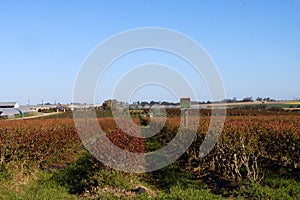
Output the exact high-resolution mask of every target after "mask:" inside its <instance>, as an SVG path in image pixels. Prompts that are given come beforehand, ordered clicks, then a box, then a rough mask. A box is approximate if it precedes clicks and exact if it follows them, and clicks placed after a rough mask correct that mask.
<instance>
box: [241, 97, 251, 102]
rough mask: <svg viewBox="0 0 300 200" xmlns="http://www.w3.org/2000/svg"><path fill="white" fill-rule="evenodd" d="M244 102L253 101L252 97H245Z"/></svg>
mask: <svg viewBox="0 0 300 200" xmlns="http://www.w3.org/2000/svg"><path fill="white" fill-rule="evenodd" d="M242 102H253V99H252V97H245V98H243V100H242Z"/></svg>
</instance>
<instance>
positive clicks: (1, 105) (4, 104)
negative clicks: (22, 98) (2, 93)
mask: <svg viewBox="0 0 300 200" xmlns="http://www.w3.org/2000/svg"><path fill="white" fill-rule="evenodd" d="M1 108H20V106H19V104H18V103H17V102H0V109H1Z"/></svg>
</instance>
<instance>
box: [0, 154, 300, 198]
mask: <svg viewBox="0 0 300 200" xmlns="http://www.w3.org/2000/svg"><path fill="white" fill-rule="evenodd" d="M32 173H34V172H32ZM15 175H17V174H9V173H8V171H7V170H5V169H1V173H0V180H1V181H0V186H1V188H2V189H1V191H0V199H3V200H4V199H12V200H14V199H22V200H23V199H25V200H27V199H28V200H29V199H39V200H40V199H53V200H54V199H55V200H56V199H224V198H225V197H222V196H221V195H220V194H219V195H216V194H213V193H212V192H211V190H210V189H209V186H208V185H205V184H204V183H201V180H195V179H194V178H193V177H192V175H191V174H190V173H188V172H187V171H185V170H184V169H183V168H181V167H180V166H179V165H178V163H174V164H172V165H169V166H167V167H165V168H163V169H160V170H158V171H155V172H151V173H145V174H129V173H124V172H120V171H116V170H113V169H109V168H106V167H104V166H103V165H102V164H101V163H99V162H98V161H96V160H95V159H94V158H93V157H91V156H90V155H85V156H83V157H81V158H79V159H78V160H77V161H76V162H74V163H72V164H70V165H69V166H67V167H65V168H63V169H57V170H55V171H52V172H50V171H42V170H37V172H35V175H34V176H33V177H34V178H32V177H31V176H30V177H31V178H30V177H29V178H30V179H31V180H30V181H28V182H27V183H26V184H24V185H21V186H19V187H18V189H16V188H15V187H13V186H11V187H10V188H9V186H8V185H10V183H11V182H12V181H14V179H13V177H14V176H15ZM138 187H143V188H145V189H146V191H147V192H146V193H143V194H136V193H135V192H134V190H135V189H136V188H138ZM222 195H224V196H229V197H232V198H234V197H235V199H291V200H292V199H300V183H299V180H294V179H289V178H287V177H285V176H284V175H282V174H272V173H265V178H264V179H263V180H262V181H261V182H260V183H250V182H245V183H244V184H242V185H241V186H240V187H239V188H237V189H236V190H234V191H231V192H230V194H228V191H223V192H222Z"/></svg>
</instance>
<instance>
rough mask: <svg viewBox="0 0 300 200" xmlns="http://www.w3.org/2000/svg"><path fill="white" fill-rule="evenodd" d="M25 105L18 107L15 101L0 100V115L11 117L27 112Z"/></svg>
mask: <svg viewBox="0 0 300 200" xmlns="http://www.w3.org/2000/svg"><path fill="white" fill-rule="evenodd" d="M29 112H30V110H29V109H28V108H27V107H24V106H23V107H22V106H21V107H20V105H19V104H18V103H17V102H0V117H8V118H13V117H14V116H16V115H23V114H24V113H29Z"/></svg>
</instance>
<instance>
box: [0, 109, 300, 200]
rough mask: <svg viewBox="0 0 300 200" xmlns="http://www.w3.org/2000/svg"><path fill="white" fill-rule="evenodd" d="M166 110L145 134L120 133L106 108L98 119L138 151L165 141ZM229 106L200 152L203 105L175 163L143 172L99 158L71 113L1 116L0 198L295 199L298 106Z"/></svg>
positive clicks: (299, 179) (143, 128)
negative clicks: (208, 147)
mask: <svg viewBox="0 0 300 200" xmlns="http://www.w3.org/2000/svg"><path fill="white" fill-rule="evenodd" d="M166 114H167V115H168V118H167V120H166V122H165V124H164V126H163V128H162V129H161V130H160V131H159V132H158V133H157V134H156V135H155V136H152V137H150V138H147V139H145V138H135V137H133V136H130V135H128V134H126V133H125V132H124V130H122V129H120V127H118V126H117V124H116V122H115V120H114V119H113V118H112V117H109V116H108V115H107V116H102V117H99V118H98V122H99V124H100V125H101V127H102V129H103V130H104V131H105V133H106V136H107V137H108V138H109V139H110V141H112V143H113V144H114V145H117V146H119V147H121V148H122V149H125V150H127V151H131V152H139V153H144V152H150V151H154V150H156V149H160V148H161V147H163V146H165V145H167V144H168V143H169V142H170V141H171V140H172V139H173V138H174V137H175V135H176V134H177V133H178V130H179V129H178V128H179V125H180V122H181V119H180V117H179V116H178V115H177V114H176V111H169V113H166ZM227 114H228V116H227V118H226V121H225V125H224V128H223V132H222V134H221V135H220V137H219V139H218V143H217V144H216V145H215V146H214V148H213V149H212V151H210V153H209V154H208V155H207V156H206V157H204V158H202V159H200V158H199V156H198V155H199V147H200V145H201V143H202V142H203V140H204V137H205V135H206V131H207V129H208V126H209V122H210V119H211V116H210V112H209V111H202V112H201V115H202V116H201V117H200V121H199V126H198V129H197V137H196V138H195V139H194V141H193V143H192V145H191V146H190V148H189V149H188V150H187V151H186V152H185V153H184V154H183V155H182V156H181V157H180V158H179V159H178V160H177V161H176V162H175V163H173V164H171V165H169V166H167V167H165V168H163V169H160V170H157V171H154V172H148V173H141V174H135V173H125V172H120V171H117V170H113V169H110V168H108V167H106V166H104V165H103V164H101V163H100V162H99V161H97V160H96V159H95V158H94V157H93V156H92V155H91V154H90V153H89V152H88V151H87V150H86V149H85V147H84V146H83V144H82V142H81V140H80V138H79V136H78V134H77V131H76V128H75V126H74V121H73V119H72V115H71V114H70V113H67V114H66V113H64V114H62V115H53V116H51V117H48V118H40V119H38V118H36V119H27V120H1V122H0V187H1V190H0V199H1V200H2V199H3V200H5V199H226V198H232V199H300V114H299V113H291V112H280V113H278V112H271V111H257V110H256V111H255V112H254V111H253V110H238V111H237V110H229V112H227ZM98 116H99V115H98ZM133 121H134V122H135V124H137V125H139V126H140V129H138V130H137V129H132V128H131V127H127V128H128V130H132V131H137V132H138V133H139V134H143V133H146V132H149V131H153V130H156V127H157V126H158V125H159V124H160V123H161V122H160V121H159V120H156V121H154V120H153V121H152V122H151V120H150V119H149V118H145V117H141V116H137V117H134V118H133ZM147 125H148V126H147ZM182 131H186V132H188V131H190V130H189V129H188V128H186V129H184V130H182ZM183 135H184V134H183ZM183 139H184V138H183ZM145 162H147V159H146V160H145Z"/></svg>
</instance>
